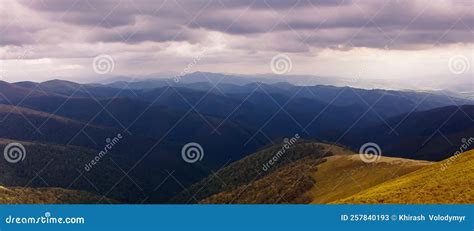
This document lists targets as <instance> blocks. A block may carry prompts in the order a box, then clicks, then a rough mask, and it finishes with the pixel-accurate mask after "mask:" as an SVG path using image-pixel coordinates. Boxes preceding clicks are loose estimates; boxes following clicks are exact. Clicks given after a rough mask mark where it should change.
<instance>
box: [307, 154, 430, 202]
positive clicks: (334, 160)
mask: <svg viewBox="0 0 474 231" xmlns="http://www.w3.org/2000/svg"><path fill="white" fill-rule="evenodd" d="M430 164H431V162H427V161H417V160H409V159H401V158H391V157H381V158H380V160H378V161H376V162H373V163H365V162H363V161H362V160H361V159H360V158H359V155H350V156H331V157H328V158H327V161H326V162H325V163H323V164H321V165H320V166H318V171H316V172H314V174H313V178H314V179H315V181H316V184H315V185H314V186H313V187H312V188H311V189H310V190H309V191H308V192H307V193H306V196H307V197H310V198H312V202H311V203H316V204H325V203H330V202H332V201H335V200H338V199H341V198H345V197H348V196H351V195H354V194H356V193H358V192H361V191H363V190H365V189H367V188H370V187H372V186H375V185H378V184H380V183H383V182H385V181H387V180H390V179H394V178H397V177H399V176H402V175H405V174H407V173H410V172H413V171H416V170H418V169H420V168H422V167H425V166H427V165H430Z"/></svg>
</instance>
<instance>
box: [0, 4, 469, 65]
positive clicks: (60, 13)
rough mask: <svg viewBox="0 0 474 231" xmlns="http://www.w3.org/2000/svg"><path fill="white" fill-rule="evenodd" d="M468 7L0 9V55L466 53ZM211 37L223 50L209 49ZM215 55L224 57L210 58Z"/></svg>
mask: <svg viewBox="0 0 474 231" xmlns="http://www.w3.org/2000/svg"><path fill="white" fill-rule="evenodd" d="M473 4H474V3H473V1H472V0H435V1H428V0H417V1H412V0H406V1H404V0H390V1H389V0H363V1H362V0H352V1H351V0H273V1H271V0H240V1H237V0H157V1H150V0H121V1H120V0H101V1H92V0H81V1H77V0H41V1H36V0H4V1H2V4H1V5H0V11H1V12H2V13H1V16H0V17H1V18H2V20H1V21H0V55H1V58H2V59H5V60H6V59H12V58H15V57H17V56H18V54H16V53H15V52H12V51H15V50H18V49H16V48H18V47H20V48H21V47H26V46H31V47H33V49H34V50H35V51H36V52H34V54H33V55H32V56H31V57H29V58H32V59H41V58H50V59H59V58H62V59H64V58H67V57H68V56H69V57H70V58H81V57H82V58H90V57H93V56H94V55H96V53H97V52H99V51H100V52H102V53H104V52H106V53H113V54H114V55H115V56H116V57H117V58H118V59H119V60H120V59H123V62H126V59H131V58H135V59H138V58H144V59H145V57H146V59H153V58H157V57H165V56H166V55H169V57H170V59H178V58H179V57H180V56H192V55H193V54H195V53H196V52H198V51H199V50H202V49H211V50H212V49H213V50H215V51H219V53H220V54H221V55H228V54H234V57H235V62H243V61H246V60H252V59H254V58H255V55H259V54H260V55H263V53H265V52H269V53H271V52H285V53H295V54H298V55H301V56H315V55H317V54H318V53H320V51H322V50H325V49H329V50H334V51H347V50H351V49H355V48H370V49H381V50H384V49H385V50H386V49H389V50H426V49H432V48H437V47H442V46H449V45H459V44H468V45H469V46H470V45H472V43H473V42H474V36H473V26H474V6H473ZM216 34H218V35H219V36H220V37H222V38H223V41H224V45H222V44H215V41H214V40H213V39H212V37H213V36H215V35H216ZM217 46H221V47H220V48H219V49H217V50H216V49H214V48H215V47H217ZM15 47H16V48H15ZM55 47H56V48H61V50H54V48H55ZM84 49H91V50H90V52H85V51H84ZM152 49H159V50H152ZM20 50H21V49H20ZM265 57H266V56H265ZM229 59H231V57H225V58H222V59H221V60H226V62H231V61H229ZM209 60H212V59H209ZM181 63H182V62H181ZM170 69H176V68H170ZM150 72H153V70H150Z"/></svg>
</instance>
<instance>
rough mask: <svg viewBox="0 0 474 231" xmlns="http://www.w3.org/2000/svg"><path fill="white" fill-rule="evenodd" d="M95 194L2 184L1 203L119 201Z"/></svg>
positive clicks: (0, 190)
mask: <svg viewBox="0 0 474 231" xmlns="http://www.w3.org/2000/svg"><path fill="white" fill-rule="evenodd" d="M101 199H102V197H100V196H96V195H94V194H91V193H88V192H84V191H76V190H68V189H61V188H23V187H11V188H5V187H2V186H0V204H95V203H117V202H116V201H113V200H110V199H107V198H104V199H103V200H101Z"/></svg>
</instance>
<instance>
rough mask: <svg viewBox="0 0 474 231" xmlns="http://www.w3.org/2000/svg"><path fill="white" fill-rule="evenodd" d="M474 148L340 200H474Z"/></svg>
mask: <svg viewBox="0 0 474 231" xmlns="http://www.w3.org/2000/svg"><path fill="white" fill-rule="evenodd" d="M473 172H474V150H471V151H468V152H465V153H462V154H459V155H457V156H454V157H451V158H449V159H447V160H444V161H442V162H439V163H436V164H433V165H430V166H427V167H425V168H422V169H420V170H418V171H415V172H412V173H410V174H407V175H405V176H401V177H399V178H396V179H393V180H390V181H387V182H384V183H382V184H379V185H377V186H374V187H372V188H369V189H367V190H364V191H361V192H360V193H357V194H355V195H352V196H350V197H348V198H344V199H340V200H336V201H334V202H333V203H336V204H472V203H474V188H473V187H472V186H473V185H474V176H473Z"/></svg>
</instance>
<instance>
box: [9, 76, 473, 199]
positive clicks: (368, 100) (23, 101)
mask: <svg viewBox="0 0 474 231" xmlns="http://www.w3.org/2000/svg"><path fill="white" fill-rule="evenodd" d="M267 79H268V78H261V77H257V78H244V77H239V76H230V75H222V74H211V73H200V72H198V73H192V74H189V75H186V76H182V77H180V78H178V79H168V80H164V79H159V80H144V81H134V82H124V81H119V82H111V83H106V84H78V83H74V82H68V81H62V80H52V81H47V82H42V83H35V82H17V83H7V82H0V121H1V128H2V129H1V130H0V138H2V139H5V140H4V141H3V142H2V144H3V145H6V144H8V143H10V142H20V143H22V144H23V145H24V146H25V149H26V153H27V154H26V158H25V160H24V161H22V162H20V163H17V164H11V163H7V162H6V161H4V160H3V159H2V161H0V165H1V166H2V168H1V169H2V171H3V174H2V178H1V179H0V182H1V183H0V185H3V186H5V187H33V188H37V187H60V188H64V189H72V190H81V191H88V192H89V193H93V194H96V195H98V198H100V199H99V200H98V201H99V202H103V201H104V200H108V198H111V199H113V200H117V201H120V202H125V203H166V202H179V203H197V202H200V201H202V200H204V199H206V198H207V197H209V196H212V195H217V193H221V192H222V193H223V192H224V191H226V193H228V194H226V195H232V193H233V192H231V191H228V190H235V189H236V188H238V187H240V186H244V185H246V184H250V183H251V181H252V180H253V179H254V178H255V177H256V178H257V179H260V178H261V180H264V179H263V178H262V177H263V176H258V177H257V175H252V173H250V172H251V170H253V169H255V168H260V166H259V165H260V162H258V161H257V162H248V163H247V164H245V165H242V166H241V167H235V166H238V165H230V166H234V167H233V168H234V169H233V170H232V172H234V173H232V174H240V175H236V176H233V177H235V179H239V181H238V182H235V184H229V183H227V184H229V185H228V187H229V188H224V189H216V187H217V186H215V187H210V186H209V185H207V183H206V184H203V183H202V182H203V180H204V182H205V179H209V178H212V176H213V174H214V172H216V171H219V170H220V171H225V167H226V166H228V165H229V164H231V163H240V162H236V161H248V159H246V157H248V156H249V155H251V154H253V153H258V151H261V150H265V149H264V148H266V147H271V146H273V145H278V144H279V143H280V142H281V140H283V139H284V138H290V137H293V136H294V135H295V134H299V135H300V136H301V137H302V138H303V139H304V140H308V143H307V145H310V144H311V142H313V141H318V142H330V143H336V144H338V145H344V146H347V148H339V147H338V150H339V149H343V150H347V152H351V153H353V152H352V151H350V149H353V150H359V148H360V147H361V145H363V144H364V143H367V142H375V143H377V144H378V145H379V146H380V147H381V149H382V155H383V156H391V157H400V158H410V159H416V160H423V161H425V160H428V161H440V160H443V159H446V158H448V157H449V156H451V155H452V154H453V153H454V152H456V151H457V150H458V149H459V146H460V145H462V140H463V139H469V137H471V136H472V134H473V133H474V123H473V122H474V120H473V119H474V103H473V102H472V101H470V100H469V99H465V98H461V97H456V96H453V95H451V94H446V93H444V92H441V93H430V92H416V91H394V90H381V89H359V88H352V87H337V86H329V85H308V86H301V85H293V84H291V83H287V82H281V81H279V80H272V81H267ZM117 134H120V135H121V136H123V139H121V140H120V141H118V142H117V144H116V145H114V146H113V148H111V150H110V152H108V153H107V155H105V157H103V158H101V159H100V161H98V162H99V163H98V164H97V165H94V167H93V168H92V169H90V171H85V169H84V166H85V165H86V164H87V163H89V162H90V161H91V160H92V159H95V156H96V155H97V154H98V153H99V152H100V151H102V150H104V147H105V146H106V145H107V144H109V143H110V140H111V139H113V138H114V137H116V136H117ZM310 140H312V141H310ZM190 142H195V143H198V144H200V145H201V146H202V148H203V150H204V156H203V159H202V160H201V161H199V162H196V163H194V164H190V163H187V162H185V161H183V158H182V155H181V149H182V147H183V146H184V145H186V144H188V143H190ZM310 146H311V147H310V148H309V149H307V148H304V147H301V148H300V149H298V148H295V149H294V150H293V151H292V153H295V154H294V155H292V156H291V157H288V158H290V160H292V161H300V162H301V163H300V162H298V163H292V164H293V165H288V166H286V167H285V168H284V169H282V170H281V172H280V173H278V172H274V173H271V174H275V175H278V174H282V175H280V176H286V175H294V174H293V173H296V172H299V173H304V171H302V170H301V168H300V165H299V164H303V165H304V164H306V165H308V166H307V167H308V172H311V169H312V168H310V166H309V164H308V163H313V164H320V163H319V161H320V159H319V157H321V158H322V157H324V153H323V152H321V150H324V148H323V149H321V148H319V146H313V145H310ZM323 146H324V145H323ZM298 150H300V151H298ZM274 151H275V150H273V151H272V152H268V153H267V154H266V155H267V157H268V156H271V154H272V153H273V152H274ZM301 157H304V158H305V159H303V160H302V159H301ZM292 158H293V159H292ZM257 159H258V158H257ZM285 163H286V162H285ZM288 163H291V161H289V162H288ZM303 165H301V166H303ZM230 166H229V167H230ZM295 166H297V167H295ZM246 169H247V170H246ZM407 172H408V171H407ZM37 175H39V176H41V177H37ZM295 176H296V175H295ZM302 177H303V176H302ZM231 179H232V178H231ZM289 181H291V179H290V180H289ZM239 182H240V183H239ZM252 182H253V181H252ZM307 182H309V183H308V184H307V185H306V186H305V187H309V188H310V187H311V185H312V184H311V183H310V182H311V179H310V178H308V181H307ZM265 184H268V182H267V183H265V181H262V182H255V183H254V185H252V186H251V187H252V188H254V190H257V191H258V188H259V187H262V185H265ZM198 186H201V187H198ZM219 187H220V186H219ZM276 187H277V189H276V191H278V188H284V187H285V185H284V184H282V185H277V186H276ZM309 188H308V189H309ZM200 189H201V190H204V191H199V190H200ZM305 189H306V188H305ZM190 190H191V191H192V190H195V192H194V193H192V194H191V196H194V198H193V197H191V198H186V199H182V198H183V195H184V194H183V193H185V192H186V191H190ZM295 190H296V191H292V192H291V193H290V194H291V195H294V197H291V198H290V197H288V198H287V200H288V201H290V202H291V201H293V200H294V201H295V202H302V201H307V199H305V198H306V197H300V196H295V195H296V194H298V193H297V192H299V191H298V190H299V189H298V188H295ZM234 193H235V192H234ZM223 195H224V194H223ZM298 195H299V194H298ZM274 196H275V195H274ZM225 197H226V196H223V197H221V198H219V200H218V201H225V200H222V198H225ZM94 198H96V197H94ZM180 198H181V199H180ZM268 201H270V202H272V203H273V202H277V198H273V199H269V200H268Z"/></svg>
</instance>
